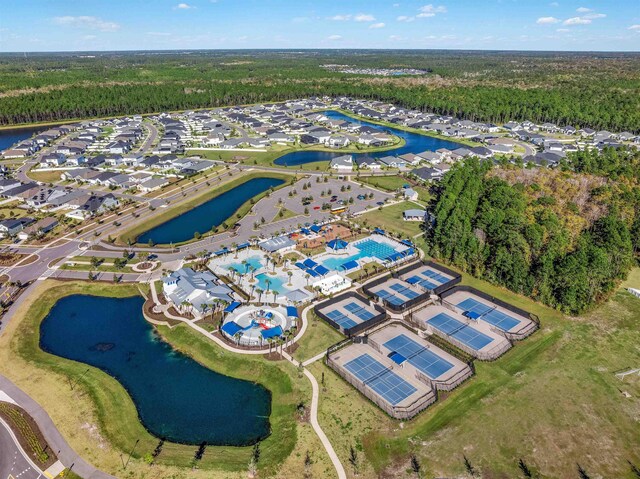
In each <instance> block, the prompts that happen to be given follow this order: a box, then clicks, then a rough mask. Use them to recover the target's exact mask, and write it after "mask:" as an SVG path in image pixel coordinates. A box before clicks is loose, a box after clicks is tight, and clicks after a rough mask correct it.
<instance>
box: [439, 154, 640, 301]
mask: <svg viewBox="0 0 640 479" xmlns="http://www.w3.org/2000/svg"><path fill="white" fill-rule="evenodd" d="M587 158H588V159H587ZM627 163H631V165H632V167H631V168H628V167H627ZM615 165H619V166H618V167H616V166H615ZM639 166H640V153H638V152H637V151H635V152H632V151H628V150H620V151H617V150H607V151H605V152H603V153H601V154H598V153H590V154H584V153H579V154H576V155H573V156H570V158H569V159H568V161H567V163H566V164H565V166H564V171H561V170H541V169H535V170H526V169H520V168H511V169H503V168H492V166H491V164H490V163H488V162H480V161H478V160H476V159H470V160H468V161H466V162H464V163H462V164H459V165H457V166H456V167H454V168H452V170H451V171H450V172H449V173H448V174H447V175H446V176H445V178H444V179H443V181H442V185H441V191H440V192H439V196H438V198H437V200H436V204H435V207H434V215H435V223H434V224H433V226H432V227H431V228H429V229H428V231H427V242H428V244H429V248H430V253H431V254H432V255H433V256H434V257H436V258H439V259H441V260H443V261H445V262H447V263H450V264H453V265H455V266H458V267H460V268H461V269H463V270H465V271H468V272H470V273H471V274H473V275H475V276H478V277H481V278H484V279H486V280H488V281H491V282H493V283H496V284H499V285H502V286H505V287H507V288H509V289H511V290H513V291H515V292H517V293H521V294H525V295H527V296H530V297H532V298H535V299H537V300H539V301H542V302H543V303H545V304H547V305H549V306H552V307H555V308H558V309H560V310H562V311H564V312H566V313H569V314H579V313H581V312H583V311H585V310H587V309H589V308H590V307H592V306H593V305H594V304H596V303H598V302H600V301H602V300H604V299H606V298H607V297H608V296H609V294H610V293H611V292H612V291H613V290H614V288H615V287H616V285H617V283H618V282H619V281H620V280H623V279H624V278H626V276H627V274H628V272H629V270H630V269H631V267H632V265H633V263H634V254H635V255H637V254H638V252H640V187H639V183H638V178H637V174H638V173H637V172H638V167H639ZM572 170H573V171H572ZM600 174H607V175H611V176H612V177H614V176H615V177H617V178H618V180H612V179H608V178H603V177H601V176H597V175H600Z"/></svg>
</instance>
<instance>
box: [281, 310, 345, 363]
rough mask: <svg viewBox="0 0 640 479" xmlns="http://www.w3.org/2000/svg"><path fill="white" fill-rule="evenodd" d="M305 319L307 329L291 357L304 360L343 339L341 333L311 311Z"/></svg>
mask: <svg viewBox="0 0 640 479" xmlns="http://www.w3.org/2000/svg"><path fill="white" fill-rule="evenodd" d="M307 319H308V321H309V325H308V326H307V331H306V332H305V333H304V336H302V338H301V339H300V341H298V348H297V349H296V350H295V352H294V353H293V357H294V358H295V359H297V360H299V361H306V360H307V359H309V358H312V357H314V356H316V355H317V354H320V353H321V352H323V351H326V350H327V348H328V347H329V346H332V345H333V344H336V343H337V342H339V341H342V340H343V339H344V336H343V335H342V334H340V333H339V332H338V331H336V330H335V329H333V328H332V327H331V326H329V325H328V324H327V323H325V322H324V321H322V320H321V319H320V318H318V317H316V316H315V315H314V314H313V312H310V313H309V314H308V317H307Z"/></svg>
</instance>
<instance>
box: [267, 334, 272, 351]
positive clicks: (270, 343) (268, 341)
mask: <svg viewBox="0 0 640 479" xmlns="http://www.w3.org/2000/svg"><path fill="white" fill-rule="evenodd" d="M267 343H269V354H271V347H272V346H273V338H267Z"/></svg>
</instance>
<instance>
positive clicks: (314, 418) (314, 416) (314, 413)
mask: <svg viewBox="0 0 640 479" xmlns="http://www.w3.org/2000/svg"><path fill="white" fill-rule="evenodd" d="M150 290H151V297H152V298H153V302H154V303H155V304H156V305H157V306H158V307H159V308H160V309H161V310H162V312H163V314H164V315H165V316H167V317H168V318H171V319H175V320H178V321H181V322H183V323H184V324H186V325H188V326H190V327H191V328H193V329H195V330H196V331H198V332H199V333H201V334H203V335H205V336H206V337H207V338H209V339H211V340H212V341H214V342H215V343H216V344H218V345H219V346H221V347H222V348H223V349H226V350H227V351H232V352H234V353H238V354H265V351H264V350H246V349H236V348H234V347H233V346H231V345H229V344H227V343H226V342H224V341H223V340H222V339H220V338H218V337H217V336H215V335H213V334H211V333H210V332H209V331H207V330H205V329H203V328H201V327H200V326H198V325H197V324H194V323H193V321H191V320H189V319H186V318H181V317H179V316H175V315H173V314H171V313H169V311H168V309H169V305H163V304H161V303H160V301H159V300H158V294H157V292H156V288H155V286H154V284H153V283H152V284H151V288H150ZM311 307H312V306H311V305H309V306H307V307H306V308H305V309H304V311H303V312H302V317H301V318H300V319H301V321H302V326H301V327H300V330H299V331H298V333H297V334H296V336H295V338H294V339H293V340H292V343H293V342H295V341H298V340H299V339H300V338H301V337H302V335H303V334H304V332H305V331H306V330H307V324H308V322H307V319H306V318H307V312H308V311H309V310H310V309H311ZM281 354H282V357H284V358H285V359H286V360H288V361H289V362H290V363H291V364H293V365H294V366H296V367H298V364H299V363H298V361H296V360H295V359H293V357H291V355H289V353H287V352H286V351H281ZM322 356H324V353H322V354H321V355H319V357H318V356H316V358H312V359H313V360H314V361H315V360H316V359H319V358H321V357H322ZM311 362H313V361H312V360H308V361H307V362H305V363H303V366H305V365H306V364H307V363H308V364H311ZM304 375H305V376H306V377H307V379H309V381H310V382H311V389H312V395H311V417H310V420H311V426H312V427H313V430H314V431H315V432H316V434H317V435H318V437H319V438H320V441H321V442H322V445H323V446H324V448H325V450H326V451H327V454H328V455H329V458H330V459H331V462H332V463H333V466H334V467H335V469H336V472H337V473H338V479H346V477H347V475H346V473H345V470H344V467H343V466H342V463H341V462H340V459H339V458H338V455H337V454H336V452H335V450H334V449H333V446H332V445H331V442H330V441H329V439H328V438H327V435H326V434H325V433H324V431H323V430H322V428H321V427H320V423H318V400H319V397H318V396H319V388H318V382H317V381H316V378H315V377H314V376H313V374H311V373H310V372H309V371H308V370H307V369H306V368H305V369H304Z"/></svg>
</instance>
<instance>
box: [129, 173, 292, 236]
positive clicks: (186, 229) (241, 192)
mask: <svg viewBox="0 0 640 479" xmlns="http://www.w3.org/2000/svg"><path fill="white" fill-rule="evenodd" d="M282 183H284V180H281V179H278V178H253V179H251V180H249V181H246V182H245V183H242V184H241V185H238V186H236V187H235V188H233V189H231V190H229V191H226V192H224V193H222V194H221V195H220V196H217V197H215V198H213V199H211V200H209V201H207V202H206V203H203V204H201V205H200V206H196V207H195V208H193V209H191V210H189V211H187V212H186V213H183V214H181V215H180V216H176V217H175V218H173V219H170V220H169V221H166V222H164V223H162V224H161V225H158V226H156V227H155V228H151V229H150V230H149V231H146V232H144V233H142V234H141V235H140V236H139V237H138V238H137V242H138V243H148V242H149V240H152V241H153V242H154V243H155V244H169V243H180V242H182V241H189V240H192V239H193V237H194V235H195V233H196V232H198V233H207V232H208V231H210V230H211V229H212V228H213V227H215V226H220V225H221V224H222V223H224V221H225V220H227V219H229V217H230V216H231V215H233V213H235V211H236V210H237V209H238V208H240V206H242V205H243V204H244V203H245V202H246V201H248V200H249V199H251V198H253V197H254V196H256V195H259V194H260V193H263V192H265V191H267V190H268V189H269V188H271V187H275V186H278V185H281V184H282Z"/></svg>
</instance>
